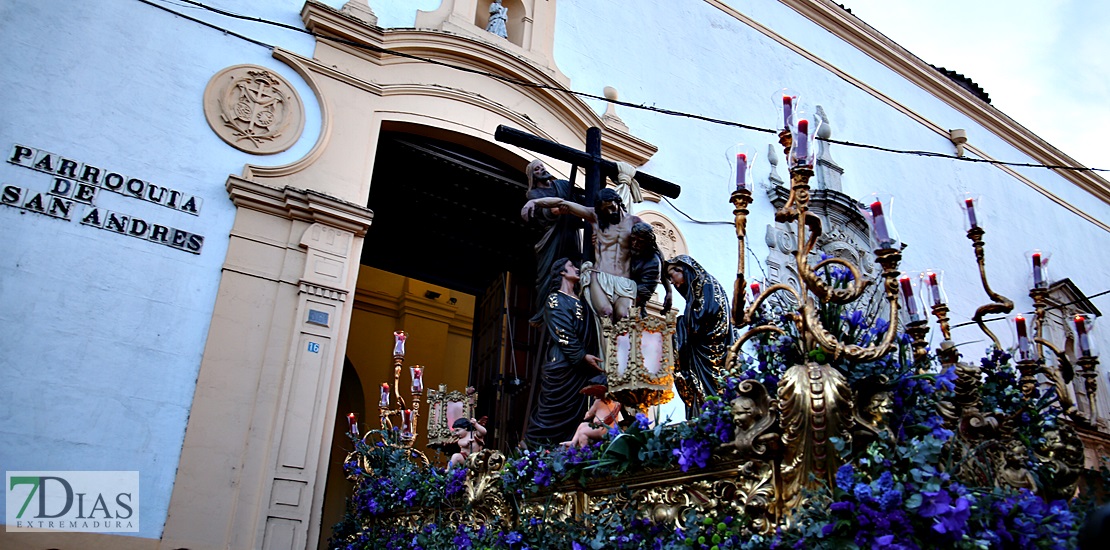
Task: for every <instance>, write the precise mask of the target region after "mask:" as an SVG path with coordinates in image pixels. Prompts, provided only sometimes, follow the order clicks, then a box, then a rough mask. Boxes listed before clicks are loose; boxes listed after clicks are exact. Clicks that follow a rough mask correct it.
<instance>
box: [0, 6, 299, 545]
mask: <svg viewBox="0 0 1110 550" xmlns="http://www.w3.org/2000/svg"><path fill="white" fill-rule="evenodd" d="M224 4H234V5H235V6H234V7H233V8H231V9H235V10H239V11H241V12H244V13H251V14H255V15H260V16H263V17H268V18H277V19H280V20H282V21H284V22H287V23H291V24H296V23H299V16H298V13H299V9H300V6H301V4H300V3H298V2H296V1H286V2H283V3H280V4H279V3H277V2H273V1H270V0H267V1H255V2H250V3H245V2H224ZM163 5H166V6H169V7H171V8H174V9H176V10H178V11H181V12H183V13H187V14H188V15H191V16H203V17H205V18H206V19H209V20H212V21H217V22H219V23H221V24H223V23H226V26H228V27H236V28H240V27H243V25H241V24H240V23H237V22H233V21H228V20H227V19H226V18H220V17H216V16H212V15H206V14H202V13H200V10H196V9H189V8H182V7H181V6H180V5H175V3H170V2H163ZM245 32H246V33H247V34H250V35H251V36H253V37H256V38H259V39H262V40H265V41H270V42H275V41H279V40H280V41H281V44H282V45H283V47H285V48H287V49H293V50H294V51H298V52H300V53H302V54H306V55H311V52H312V44H313V41H312V40H311V38H310V37H307V36H304V35H295V34H294V33H291V32H290V31H282V30H277V29H269V28H265V27H259V26H258V25H251V26H249V28H247V29H246V30H245ZM0 37H2V38H0V44H2V45H3V47H0V151H3V152H4V154H5V159H7V157H8V156H9V152H10V150H11V147H12V146H13V144H16V143H18V144H22V145H28V146H31V147H36V148H40V149H45V150H48V151H51V152H53V153H57V154H59V155H62V156H65V157H67V158H70V159H74V160H77V161H80V162H85V163H88V164H92V165H95V166H98V167H102V168H105V169H108V170H113V171H117V172H120V173H123V174H126V175H128V176H132V177H138V178H141V179H144V180H147V181H150V182H153V183H156V184H158V185H164V186H167V187H170V188H174V189H177V190H180V191H182V192H185V193H189V194H193V195H196V196H198V197H200V198H201V199H202V200H203V205H202V207H201V209H200V212H199V215H198V216H193V215H190V214H186V213H183V212H176V211H174V210H171V209H169V208H166V207H164V206H159V205H156V204H151V203H149V202H144V201H140V200H136V199H133V198H127V197H123V196H120V195H117V194H115V193H111V192H106V191H103V190H102V191H101V192H100V194H99V196H98V197H97V198H96V204H97V205H98V206H101V207H105V208H107V209H110V210H116V211H119V212H123V213H126V214H130V215H133V216H136V217H140V218H142V219H144V220H148V221H151V222H155V223H160V224H165V225H169V226H173V227H177V228H180V229H184V230H186V231H190V232H193V233H197V234H201V235H203V236H204V238H205V240H204V246H203V249H202V252H201V254H199V255H194V254H190V253H186V252H182V251H179V250H175V249H171V248H169V247H165V246H161V245H157V244H153V243H149V242H145V241H143V240H140V239H137V238H133V237H128V236H124V235H119V234H115V233H111V232H109V231H104V230H100V229H95V228H91V227H86V226H82V225H81V224H79V223H78V221H77V220H73V221H68V222H67V221H61V220H56V219H52V218H48V217H45V216H42V215H39V214H34V213H25V212H23V211H21V210H19V209H16V208H11V207H7V206H0V231H2V234H3V238H2V239H0V328H2V329H3V332H4V333H5V336H6V337H5V339H4V340H5V341H4V345H3V346H0V375H2V377H3V379H4V380H5V382H4V383H3V384H0V439H3V441H4V444H3V445H0V468H2V469H3V471H12V470H138V471H139V472H140V502H141V510H140V520H141V521H140V527H141V531H140V533H139V535H140V536H143V537H151V538H156V537H159V536H160V534H161V531H162V526H163V524H164V521H165V517H166V509H167V507H168V504H169V499H170V493H171V490H172V485H173V480H174V475H175V473H176V470H177V462H178V457H179V455H180V452H181V445H182V440H183V437H184V431H185V424H186V420H187V418H188V415H189V407H190V403H191V402H192V398H193V391H194V387H195V383H196V377H197V372H198V369H199V365H200V359H201V353H202V350H203V348H204V342H205V338H206V335H207V331H208V324H209V320H210V318H211V315H212V310H213V304H214V302H215V299H216V289H217V285H218V284H219V279H220V266H221V265H222V263H223V260H224V256H225V254H226V251H227V244H228V232H229V230H230V228H231V223H232V220H233V217H234V207H233V206H232V204H231V202H230V201H229V200H228V198H227V193H226V191H225V190H224V183H225V181H226V179H227V176H228V175H229V174H238V173H240V172H241V171H242V169H243V166H244V165H246V164H248V163H251V164H257V165H265V166H271V165H281V164H286V163H289V162H292V161H293V160H296V159H298V158H300V157H302V156H303V155H304V154H305V153H307V152H308V150H309V149H310V148H311V147H312V145H313V144H314V142H315V140H316V138H317V137H318V134H319V129H320V113H319V107H318V104H317V102H316V98H315V97H314V96H313V95H312V92H311V90H310V89H309V88H308V87H307V86H306V85H305V84H304V82H303V81H302V80H301V79H300V77H298V76H297V74H296V73H295V72H293V71H292V70H290V69H289V68H288V67H286V66H285V65H283V64H282V63H280V62H278V61H277V60H275V59H273V58H272V57H271V56H270V51H269V50H268V49H267V48H263V47H259V46H257V45H254V44H251V43H249V42H245V41H243V40H241V39H239V38H235V37H233V36H230V35H225V34H224V33H222V32H220V31H217V30H213V29H210V28H206V27H203V26H201V25H198V24H196V23H192V22H188V21H186V20H184V19H182V18H179V17H177V16H174V15H171V14H168V13H166V12H164V11H161V10H158V9H156V8H153V7H151V6H148V5H145V4H142V3H140V2H137V1H115V2H68V1H61V0H50V1H45V0H20V1H17V2H4V3H3V4H2V5H0ZM240 63H251V64H257V65H261V66H264V67H267V68H270V69H272V70H273V71H275V72H277V73H279V74H280V75H281V76H282V77H283V78H285V79H286V80H287V81H289V82H291V83H292V84H293V85H294V86H295V87H296V88H297V89H298V92H299V94H300V95H301V98H302V101H303V102H304V105H305V114H306V117H307V124H306V127H305V131H304V133H303V135H302V137H301V139H300V140H299V141H298V142H297V143H296V144H295V145H294V146H293V147H292V148H291V149H290V150H289V151H286V152H284V153H281V154H278V155H272V156H266V157H260V156H254V155H248V154H245V153H241V152H239V151H237V150H235V149H233V148H231V147H230V146H228V145H226V144H224V143H223V142H222V141H220V140H219V139H218V138H217V137H216V135H215V134H214V133H213V132H212V130H211V129H209V127H208V125H207V123H206V122H205V119H204V114H203V110H202V103H201V97H202V94H203V91H204V87H205V85H206V84H207V83H208V80H209V79H210V78H211V77H212V76H213V75H214V74H215V73H216V72H217V71H219V70H221V69H223V68H225V67H227V66H230V65H235V64H240ZM51 181H52V178H51V177H50V176H49V175H47V174H43V173H39V172H35V171H32V170H28V169H26V168H22V167H18V166H15V165H12V164H9V163H7V162H3V163H0V188H2V187H3V186H6V185H15V186H19V187H21V188H26V189H29V190H32V191H35V192H43V191H47V190H48V187H49V185H50V183H51ZM75 208H76V207H75ZM0 521H2V520H0Z"/></svg>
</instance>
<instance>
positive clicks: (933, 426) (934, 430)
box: [925, 415, 954, 441]
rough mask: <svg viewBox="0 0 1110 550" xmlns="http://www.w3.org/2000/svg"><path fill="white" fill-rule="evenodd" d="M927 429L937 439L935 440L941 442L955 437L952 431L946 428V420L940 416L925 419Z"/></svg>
mask: <svg viewBox="0 0 1110 550" xmlns="http://www.w3.org/2000/svg"><path fill="white" fill-rule="evenodd" d="M925 427H926V428H929V429H930V430H931V431H930V434H931V435H932V436H933V437H935V438H937V439H939V440H941V441H948V438H950V437H952V436H953V435H954V434H953V433H952V430H949V429H947V428H945V427H944V419H943V418H941V417H940V416H937V415H933V416H930V417H929V418H926V419H925Z"/></svg>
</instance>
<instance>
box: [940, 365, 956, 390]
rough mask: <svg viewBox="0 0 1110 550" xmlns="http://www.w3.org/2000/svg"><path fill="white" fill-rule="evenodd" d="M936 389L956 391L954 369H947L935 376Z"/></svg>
mask: <svg viewBox="0 0 1110 550" xmlns="http://www.w3.org/2000/svg"><path fill="white" fill-rule="evenodd" d="M937 389H938V390H945V391H956V367H948V368H947V369H944V372H942V373H940V374H938V375H937Z"/></svg>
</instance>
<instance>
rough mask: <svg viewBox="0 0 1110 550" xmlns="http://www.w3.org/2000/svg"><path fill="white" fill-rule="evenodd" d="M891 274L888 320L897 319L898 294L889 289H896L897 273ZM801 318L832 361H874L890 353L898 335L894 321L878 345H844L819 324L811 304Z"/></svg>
mask: <svg viewBox="0 0 1110 550" xmlns="http://www.w3.org/2000/svg"><path fill="white" fill-rule="evenodd" d="M893 273H894V275H893V276H891V277H889V278H888V280H887V284H886V288H887V292H886V298H887V302H888V303H889V304H890V318H891V319H897V318H898V293H897V291H896V290H895V291H892V290H891V289H892V288H896V285H897V277H898V272H897V271H894V272H893ZM886 275H887V274H886V273H884V274H883V276H884V277H886ZM803 316H804V319H805V323H804V324H805V327H806V331H807V333H808V334H810V335H812V336H813V338H814V341H815V342H816V343H817V345H819V346H821V348H822V349H824V350H825V351H828V352H830V353H832V356H833V359H836V358H838V357H840V356H841V355H845V356H847V357H848V358H849V359H851V360H852V361H855V362H866V361H874V360H876V359H879V358H880V357H882V356H884V355H886V354H887V353H888V352H889V351H890V347H891V345H892V344H893V343H894V337H895V335H896V334H897V333H898V323H897V322H896V321H891V322H890V323H889V324H888V325H887V328H886V332H885V333H884V334H883V338H882V340H880V341H879V343H877V344H869V345H867V346H866V347H865V346H860V345H858V344H845V343H843V342H841V341H840V340H837V338H836V337H835V336H833V335H832V333H830V332H829V331H828V330H827V329H826V328H825V327H824V325H822V324H821V320H820V319H819V318H818V317H817V308H816V306H815V305H814V304H813V303H812V302H810V303H809V304H806V306H805V308H804V311H803Z"/></svg>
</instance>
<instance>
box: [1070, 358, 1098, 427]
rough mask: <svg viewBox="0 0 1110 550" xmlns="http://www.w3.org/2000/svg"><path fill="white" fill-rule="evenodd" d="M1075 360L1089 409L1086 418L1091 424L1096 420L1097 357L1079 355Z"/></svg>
mask: <svg viewBox="0 0 1110 550" xmlns="http://www.w3.org/2000/svg"><path fill="white" fill-rule="evenodd" d="M1075 362H1076V363H1078V364H1079V374H1080V376H1082V377H1083V382H1084V385H1085V386H1086V388H1087V410H1088V411H1090V412H1089V413H1088V414H1089V415H1090V417H1089V418H1088V419H1087V420H1088V421H1089V422H1090V423H1091V425H1092V426H1093V425H1095V424H1096V423H1097V421H1098V357H1080V358H1079V359H1076V361H1075Z"/></svg>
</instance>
